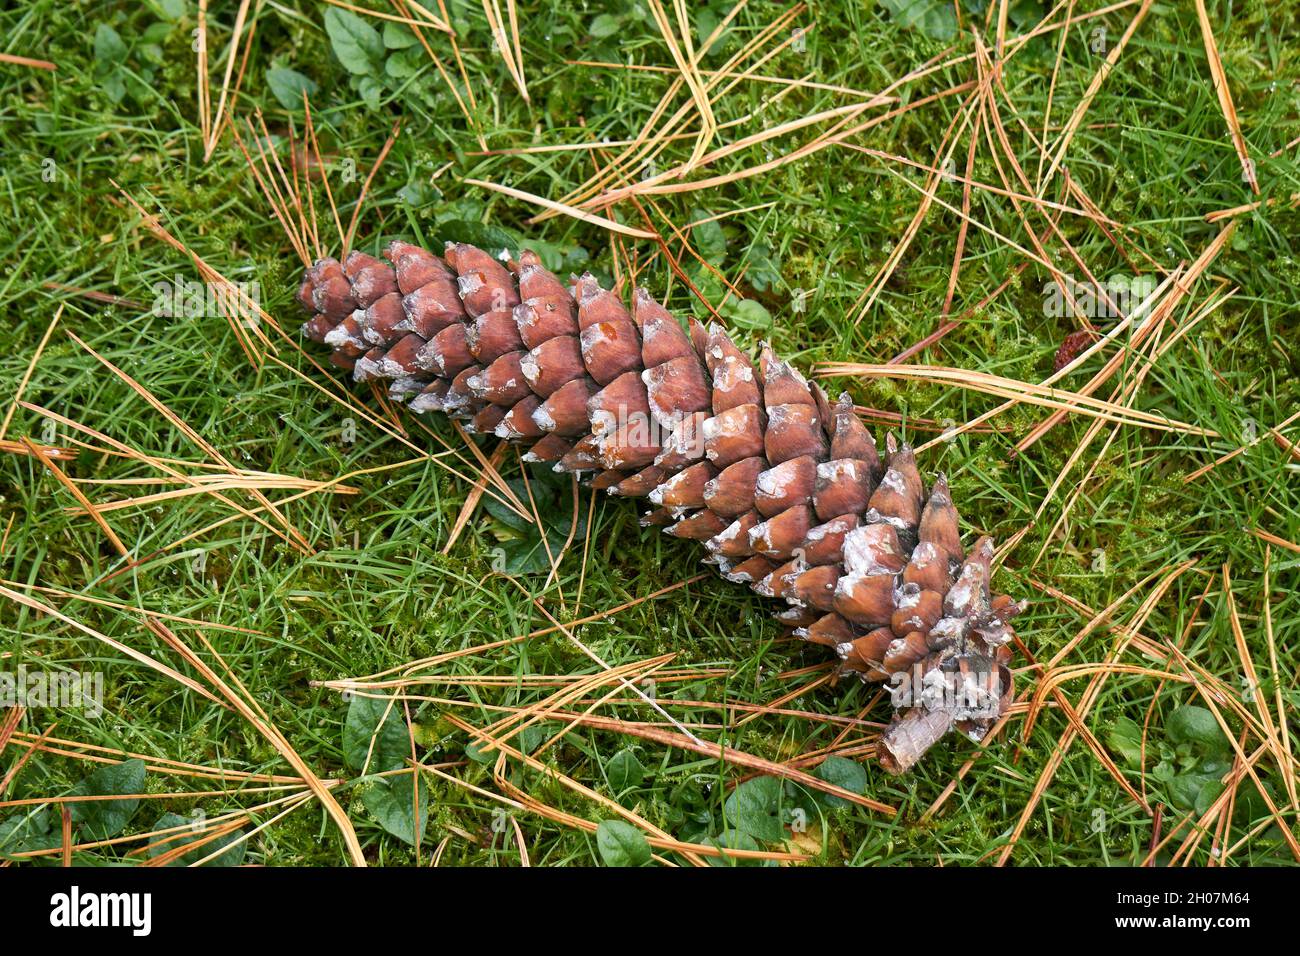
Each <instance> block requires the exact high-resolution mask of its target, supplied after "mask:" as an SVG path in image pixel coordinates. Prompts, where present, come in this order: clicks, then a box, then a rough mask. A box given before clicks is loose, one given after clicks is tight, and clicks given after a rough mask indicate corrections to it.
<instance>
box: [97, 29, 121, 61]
mask: <svg viewBox="0 0 1300 956" xmlns="http://www.w3.org/2000/svg"><path fill="white" fill-rule="evenodd" d="M126 54H127V50H126V44H125V43H123V42H122V38H121V36H119V35H118V32H117V31H116V30H114V29H113V28H112V27H110V26H109V25H108V24H107V23H101V24H100V25H99V26H97V27H96V28H95V64H96V65H97V66H98V67H99V68H100V69H101V70H104V71H108V70H110V69H111V68H112V67H115V66H121V65H122V64H123V63H125V62H126Z"/></svg>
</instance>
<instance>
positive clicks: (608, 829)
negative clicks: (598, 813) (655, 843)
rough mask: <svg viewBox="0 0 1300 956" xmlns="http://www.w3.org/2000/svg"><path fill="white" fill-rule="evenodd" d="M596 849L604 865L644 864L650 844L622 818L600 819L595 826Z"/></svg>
mask: <svg viewBox="0 0 1300 956" xmlns="http://www.w3.org/2000/svg"><path fill="white" fill-rule="evenodd" d="M596 849H597V850H599V851H600V858H601V859H602V860H603V861H604V862H605V865H606V866H645V865H646V864H647V863H649V862H650V844H649V843H647V842H646V838H645V834H643V833H642V832H641V831H640V830H638V829H637V828H636V827H634V826H632V824H630V823H624V822H623V821H622V820H601V821H600V825H599V826H597V827H596Z"/></svg>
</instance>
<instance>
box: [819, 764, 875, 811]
mask: <svg viewBox="0 0 1300 956" xmlns="http://www.w3.org/2000/svg"><path fill="white" fill-rule="evenodd" d="M813 774H814V776H816V777H818V778H820V779H822V780H825V781H826V782H827V783H833V784H835V786H837V787H842V788H843V789H845V790H848V791H849V792H851V793H858V794H862V793H866V792H867V772H866V770H864V769H863V768H862V764H860V763H858V762H857V761H856V760H849V759H848V758H846V757H827V758H826V759H825V760H823V761H822V762H821V763H820V764H818V765H817V769H816V770H815V771H813ZM817 796H818V799H820V800H821V801H822V802H823V803H824V804H826V806H828V807H845V806H848V804H849V802H848V801H847V800H845V799H844V798H843V797H837V796H835V794H833V793H822V792H820V791H818V794H817Z"/></svg>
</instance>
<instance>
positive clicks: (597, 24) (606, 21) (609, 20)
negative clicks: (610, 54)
mask: <svg viewBox="0 0 1300 956" xmlns="http://www.w3.org/2000/svg"><path fill="white" fill-rule="evenodd" d="M620 26H621V22H620V20H619V18H618V17H616V16H614V15H613V14H612V13H602V14H601V15H600V16H598V17H596V19H594V20H592V21H591V26H589V27H587V32H588V33H590V34H591V35H592V36H594V37H595V38H596V39H598V40H603V39H604V38H605V37H612V36H613V35H614V34H615V33H617V32H618V31H619V27H620Z"/></svg>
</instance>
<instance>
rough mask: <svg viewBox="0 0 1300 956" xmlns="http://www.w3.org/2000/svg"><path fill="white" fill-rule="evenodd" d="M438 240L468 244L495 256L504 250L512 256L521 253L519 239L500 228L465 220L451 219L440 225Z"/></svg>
mask: <svg viewBox="0 0 1300 956" xmlns="http://www.w3.org/2000/svg"><path fill="white" fill-rule="evenodd" d="M437 239H438V241H439V242H467V243H469V244H470V245H471V246H478V247H479V248H480V249H483V250H486V251H487V252H490V253H491V254H492V255H494V256H495V255H497V254H498V253H499V252H500V251H501V250H502V249H509V250H510V252H511V254H512V255H513V254H515V253H517V252H518V251H519V239H518V237H517V236H515V235H512V234H511V233H509V232H507V231H506V230H505V229H502V228H501V227H500V226H487V225H484V224H483V223H481V222H469V221H467V220H464V219H449V220H447V221H446V222H440V223H438V234H437Z"/></svg>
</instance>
